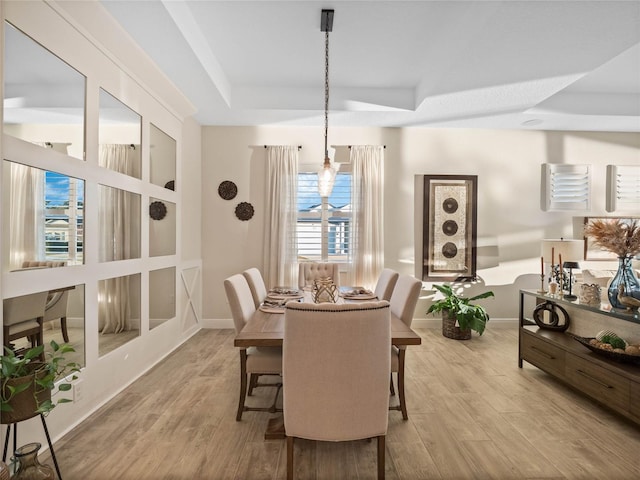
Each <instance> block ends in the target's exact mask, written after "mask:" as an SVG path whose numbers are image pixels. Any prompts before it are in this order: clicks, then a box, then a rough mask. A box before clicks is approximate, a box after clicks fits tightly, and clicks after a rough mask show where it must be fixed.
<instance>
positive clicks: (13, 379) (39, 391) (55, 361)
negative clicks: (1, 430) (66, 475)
mask: <svg viewBox="0 0 640 480" xmlns="http://www.w3.org/2000/svg"><path fill="white" fill-rule="evenodd" d="M50 345H51V351H50V352H47V353H46V358H45V356H44V355H43V352H44V345H38V346H37V347H33V348H30V349H27V350H26V351H24V352H23V353H22V354H21V355H16V353H15V352H14V351H13V350H11V349H9V348H6V347H5V349H4V352H5V353H4V355H0V366H1V368H2V379H1V380H0V423H2V424H4V425H12V424H13V425H14V436H15V434H16V429H15V424H16V423H18V422H21V421H23V420H28V419H30V418H32V417H35V416H37V415H43V422H42V423H43V426H44V428H45V433H46V435H47V440H49V433H48V431H47V429H46V424H45V422H44V416H46V415H47V414H48V413H49V412H51V410H53V408H55V406H56V405H58V404H60V403H66V402H70V401H71V400H69V399H66V398H59V399H56V401H55V402H54V401H53V400H52V398H51V391H52V390H53V389H54V388H55V386H56V385H55V381H56V379H57V378H62V377H65V376H68V375H69V374H72V380H75V379H76V378H77V377H76V376H75V372H79V371H80V366H79V365H78V364H77V363H75V362H67V361H65V359H64V354H65V353H71V352H74V351H75V350H74V349H73V347H71V346H70V345H68V344H62V345H59V344H57V343H56V342H54V341H51V344H50ZM43 359H44V360H43ZM57 387H58V390H59V391H61V392H64V391H69V390H71V384H70V383H67V382H66V381H63V382H61V383H59V384H58V386H57ZM8 434H9V431H7V435H8ZM7 440H8V439H7ZM36 445H37V448H35V452H36V455H30V458H32V459H33V461H34V462H37V450H38V449H39V448H40V445H39V444H29V445H26V446H25V448H26V447H28V446H29V447H31V449H32V450H33V449H34V446H36ZM49 447H50V449H51V456H52V458H53V461H54V464H55V466H56V471H57V473H58V477H60V472H59V468H58V462H57V460H56V458H55V453H54V452H53V448H52V446H51V442H50V440H49ZM18 450H21V449H18ZM4 460H5V459H3V461H4ZM38 465H39V464H38ZM23 467H26V465H22V464H21V465H20V468H19V469H18V471H17V472H16V477H15V478H21V477H20V472H21V469H23ZM40 467H42V466H40ZM46 468H49V467H46ZM29 478H30V477H29ZM45 478H46V477H45ZM51 478H53V476H52V477H51Z"/></svg>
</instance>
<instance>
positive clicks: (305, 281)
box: [298, 262, 340, 288]
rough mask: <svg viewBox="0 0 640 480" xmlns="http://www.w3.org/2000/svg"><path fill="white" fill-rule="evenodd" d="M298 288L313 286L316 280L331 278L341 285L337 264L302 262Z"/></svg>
mask: <svg viewBox="0 0 640 480" xmlns="http://www.w3.org/2000/svg"><path fill="white" fill-rule="evenodd" d="M299 265H300V267H299V274H298V287H300V288H304V287H307V286H310V285H313V281H314V280H315V279H316V278H327V277H331V278H332V279H333V283H334V284H335V285H336V286H338V285H340V270H339V268H338V264H337V263H314V262H302V263H300V264H299Z"/></svg>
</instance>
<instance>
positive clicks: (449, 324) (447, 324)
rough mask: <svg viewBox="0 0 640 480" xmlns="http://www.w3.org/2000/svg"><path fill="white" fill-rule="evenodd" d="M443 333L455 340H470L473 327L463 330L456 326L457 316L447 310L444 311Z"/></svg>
mask: <svg viewBox="0 0 640 480" xmlns="http://www.w3.org/2000/svg"><path fill="white" fill-rule="evenodd" d="M442 335H444V336H445V337H447V338H453V339H454V340H470V339H471V329H466V330H462V329H461V328H460V327H458V326H456V316H455V315H451V314H450V312H449V311H448V310H446V311H443V312H442Z"/></svg>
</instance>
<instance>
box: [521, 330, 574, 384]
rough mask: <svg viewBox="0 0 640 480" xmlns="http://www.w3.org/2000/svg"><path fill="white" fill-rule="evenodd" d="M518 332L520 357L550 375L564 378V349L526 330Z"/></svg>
mask: <svg viewBox="0 0 640 480" xmlns="http://www.w3.org/2000/svg"><path fill="white" fill-rule="evenodd" d="M520 332H521V333H520V334H521V335H522V338H521V340H522V353H521V354H522V359H523V360H526V361H527V362H529V363H531V364H533V365H535V366H536V367H538V368H540V369H541V370H544V371H545V372H547V373H550V374H551V375H555V376H557V377H560V378H564V363H565V359H564V357H565V352H564V350H563V349H562V348H560V347H558V346H556V345H553V344H552V343H550V342H548V341H546V340H544V339H542V338H540V337H538V336H536V335H535V334H534V333H531V332H528V331H527V330H521V331H520Z"/></svg>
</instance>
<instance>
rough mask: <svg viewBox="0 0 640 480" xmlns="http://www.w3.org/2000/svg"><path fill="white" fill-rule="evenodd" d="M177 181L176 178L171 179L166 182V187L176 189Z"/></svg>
mask: <svg viewBox="0 0 640 480" xmlns="http://www.w3.org/2000/svg"><path fill="white" fill-rule="evenodd" d="M175 186H176V185H175V181H174V180H169V181H168V182H167V183H165V184H164V188H168V189H169V190H175V189H176V188H175Z"/></svg>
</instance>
